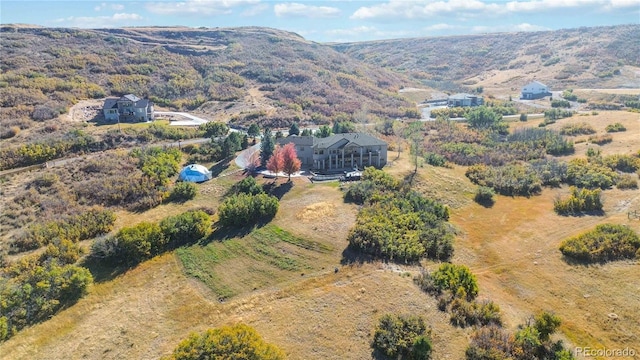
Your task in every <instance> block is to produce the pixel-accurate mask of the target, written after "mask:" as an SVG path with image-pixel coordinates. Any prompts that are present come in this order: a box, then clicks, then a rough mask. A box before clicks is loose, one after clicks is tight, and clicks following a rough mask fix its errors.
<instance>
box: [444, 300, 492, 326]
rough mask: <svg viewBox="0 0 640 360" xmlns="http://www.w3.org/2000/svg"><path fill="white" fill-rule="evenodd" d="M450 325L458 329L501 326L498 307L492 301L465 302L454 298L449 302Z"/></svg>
mask: <svg viewBox="0 0 640 360" xmlns="http://www.w3.org/2000/svg"><path fill="white" fill-rule="evenodd" d="M450 321H451V324H453V325H455V326H459V327H466V326H487V325H491V324H493V325H498V326H499V325H502V319H501V317H500V307H499V306H498V305H497V304H495V303H494V302H493V301H483V302H477V301H467V300H465V299H460V298H456V299H454V300H453V301H452V302H451V317H450Z"/></svg>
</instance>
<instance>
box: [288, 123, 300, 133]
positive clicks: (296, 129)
mask: <svg viewBox="0 0 640 360" xmlns="http://www.w3.org/2000/svg"><path fill="white" fill-rule="evenodd" d="M289 135H300V128H299V127H298V124H297V123H293V124H291V127H290V128H289Z"/></svg>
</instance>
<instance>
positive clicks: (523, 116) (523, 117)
mask: <svg viewBox="0 0 640 360" xmlns="http://www.w3.org/2000/svg"><path fill="white" fill-rule="evenodd" d="M527 120H529V116H527V114H525V113H522V114H520V121H527Z"/></svg>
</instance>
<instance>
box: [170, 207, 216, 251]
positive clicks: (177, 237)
mask: <svg viewBox="0 0 640 360" xmlns="http://www.w3.org/2000/svg"><path fill="white" fill-rule="evenodd" d="M210 228H211V218H210V217H209V215H207V213H205V212H204V211H202V210H191V211H187V212H184V213H182V214H180V215H176V216H170V217H167V218H164V219H162V221H160V229H161V230H162V234H163V236H164V238H165V239H166V250H168V249H174V248H177V247H179V246H182V245H184V244H190V243H194V242H196V241H198V240H200V239H202V238H204V237H205V236H207V235H208V234H209V230H210ZM164 250H165V249H163V251H164Z"/></svg>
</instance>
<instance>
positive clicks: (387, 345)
mask: <svg viewBox="0 0 640 360" xmlns="http://www.w3.org/2000/svg"><path fill="white" fill-rule="evenodd" d="M430 336H431V334H430V331H427V327H426V325H425V322H424V319H423V318H422V317H419V316H410V315H395V314H386V315H384V316H382V318H380V321H379V323H378V325H377V326H376V329H375V332H374V334H373V341H372V343H371V347H372V348H374V349H375V350H377V351H380V352H381V353H382V354H384V355H385V356H387V357H389V358H391V359H408V360H411V359H415V360H418V359H420V360H427V359H430V358H431V349H432V345H431V339H430Z"/></svg>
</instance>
